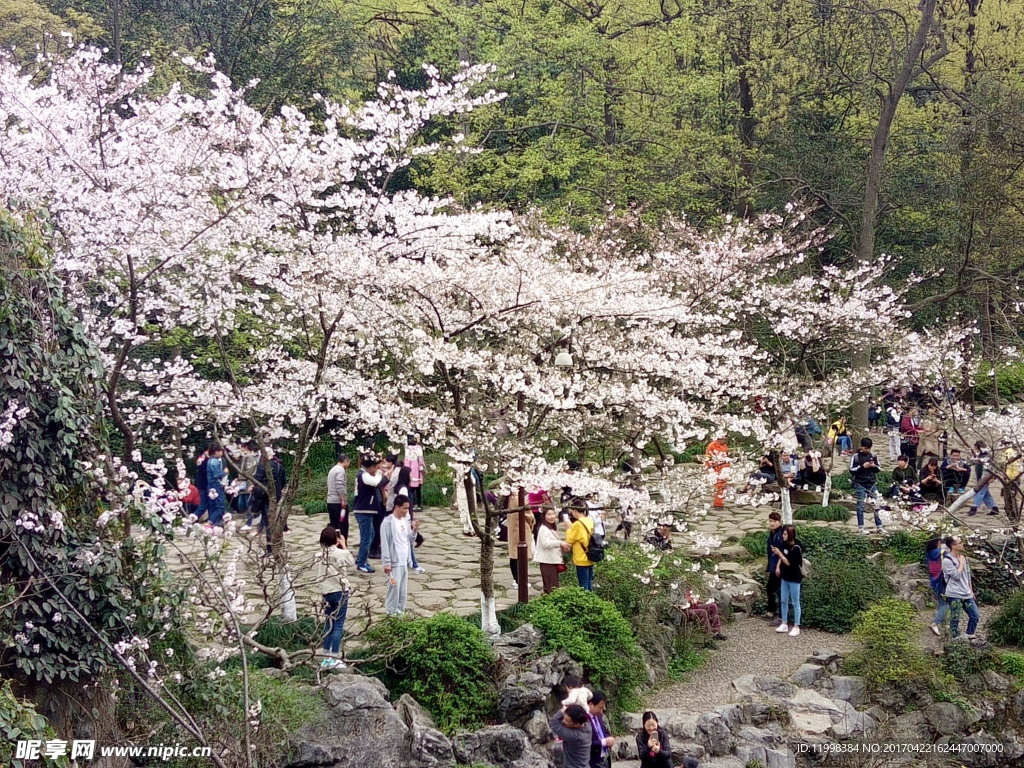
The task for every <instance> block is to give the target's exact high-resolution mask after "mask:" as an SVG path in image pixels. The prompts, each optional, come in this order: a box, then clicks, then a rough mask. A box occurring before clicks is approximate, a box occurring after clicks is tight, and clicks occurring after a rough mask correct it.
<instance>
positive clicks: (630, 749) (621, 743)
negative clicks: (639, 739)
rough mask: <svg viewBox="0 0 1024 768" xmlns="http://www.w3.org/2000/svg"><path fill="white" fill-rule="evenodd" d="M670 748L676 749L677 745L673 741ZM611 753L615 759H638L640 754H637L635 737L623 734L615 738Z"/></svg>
mask: <svg viewBox="0 0 1024 768" xmlns="http://www.w3.org/2000/svg"><path fill="white" fill-rule="evenodd" d="M672 749H673V750H677V749H678V747H677V746H676V745H675V744H674V743H673V744H672ZM612 753H613V755H614V757H615V759H616V760H639V759H640V756H639V755H638V754H637V748H636V739H634V738H632V737H630V736H623V737H622V738H621V739H616V741H615V746H614V747H612Z"/></svg>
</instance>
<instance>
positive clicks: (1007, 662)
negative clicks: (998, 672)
mask: <svg viewBox="0 0 1024 768" xmlns="http://www.w3.org/2000/svg"><path fill="white" fill-rule="evenodd" d="M1001 659H1002V662H1003V671H1004V672H1006V674H1008V675H1013V676H1014V677H1015V678H1017V680H1019V681H1020V680H1024V653H1014V652H1013V651H1007V652H1006V653H1004V654H1003V655H1002V657H1001Z"/></svg>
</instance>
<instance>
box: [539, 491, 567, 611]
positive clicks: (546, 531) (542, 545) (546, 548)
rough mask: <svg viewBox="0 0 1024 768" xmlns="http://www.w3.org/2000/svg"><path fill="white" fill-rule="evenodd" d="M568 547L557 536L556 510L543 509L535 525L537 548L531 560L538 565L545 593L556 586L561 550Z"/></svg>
mask: <svg viewBox="0 0 1024 768" xmlns="http://www.w3.org/2000/svg"><path fill="white" fill-rule="evenodd" d="M568 549H569V545H568V544H566V543H565V542H564V541H562V540H561V539H559V538H558V510H557V509H554V508H553V507H551V508H548V509H546V510H544V518H543V519H542V520H541V524H540V525H538V526H537V548H536V550H535V551H534V555H533V560H534V562H535V563H537V565H539V566H540V578H541V581H543V582H544V594H545V595H548V594H551V593H552V592H554V591H555V589H556V588H557V587H558V566H560V565H562V552H563V551H564V550H568Z"/></svg>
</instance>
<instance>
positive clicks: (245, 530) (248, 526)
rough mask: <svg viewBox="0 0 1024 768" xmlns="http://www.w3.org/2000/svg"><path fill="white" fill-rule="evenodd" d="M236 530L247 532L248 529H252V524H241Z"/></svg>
mask: <svg viewBox="0 0 1024 768" xmlns="http://www.w3.org/2000/svg"><path fill="white" fill-rule="evenodd" d="M238 530H240V531H241V532H242V533H248V532H249V531H251V530H252V526H251V525H248V524H246V525H243V526H242V527H241V528H239V529H238Z"/></svg>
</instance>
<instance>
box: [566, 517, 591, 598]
mask: <svg viewBox="0 0 1024 768" xmlns="http://www.w3.org/2000/svg"><path fill="white" fill-rule="evenodd" d="M569 513H570V514H571V515H572V524H571V525H570V526H569V530H568V531H566V534H565V543H566V544H569V545H570V546H572V562H573V565H575V566H576V580H577V581H578V582H579V583H580V586H581V587H583V589H585V590H587V592H591V591H593V587H594V564H593V563H592V562H591V561H590V560H588V559H587V547H588V546H590V537H591V536H593V535H594V521H593V520H591V519H590V516H589V515H588V514H587V508H586V507H581V506H577V505H575V504H574V505H573V506H572V508H571V509H570V510H569Z"/></svg>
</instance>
